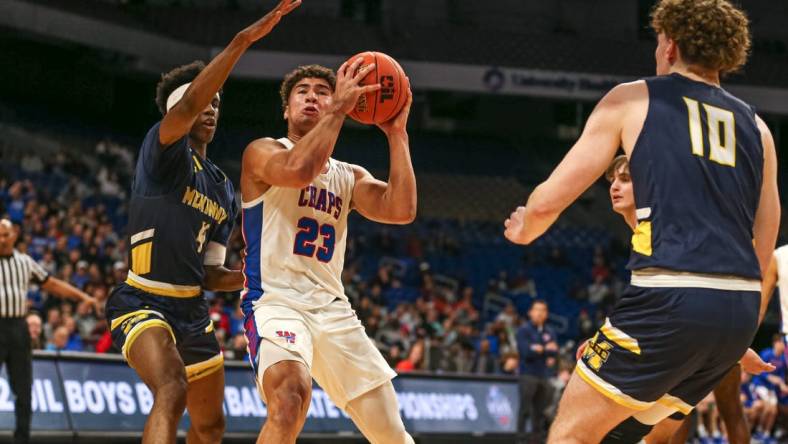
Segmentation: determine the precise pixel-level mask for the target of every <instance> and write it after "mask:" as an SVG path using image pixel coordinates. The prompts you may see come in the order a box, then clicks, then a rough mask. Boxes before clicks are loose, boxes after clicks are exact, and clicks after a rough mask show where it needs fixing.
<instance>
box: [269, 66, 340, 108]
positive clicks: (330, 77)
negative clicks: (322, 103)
mask: <svg viewBox="0 0 788 444" xmlns="http://www.w3.org/2000/svg"><path fill="white" fill-rule="evenodd" d="M309 78H315V79H323V80H325V81H326V82H328V84H329V86H331V90H332V91H333V90H334V88H335V87H336V85H337V75H336V74H334V70H332V69H330V68H326V67H325V66H321V65H302V66H299V67H298V68H296V69H294V70H292V71H290V72H289V73H288V74H287V75H286V76H285V78H284V80H282V86H281V87H280V88H279V97H281V98H282V109H283V110H284V109H285V108H287V101H288V100H289V99H290V93H291V92H292V91H293V87H295V86H296V84H298V82H300V81H301V80H302V79H309Z"/></svg>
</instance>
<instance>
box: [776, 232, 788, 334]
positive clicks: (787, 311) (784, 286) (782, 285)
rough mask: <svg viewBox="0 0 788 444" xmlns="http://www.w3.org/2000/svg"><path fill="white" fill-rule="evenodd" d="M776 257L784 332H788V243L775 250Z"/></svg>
mask: <svg viewBox="0 0 788 444" xmlns="http://www.w3.org/2000/svg"><path fill="white" fill-rule="evenodd" d="M774 258H775V259H776V260H777V288H778V289H779V290H780V314H782V320H783V334H788V245H783V246H782V247H780V248H778V249H776V250H774Z"/></svg>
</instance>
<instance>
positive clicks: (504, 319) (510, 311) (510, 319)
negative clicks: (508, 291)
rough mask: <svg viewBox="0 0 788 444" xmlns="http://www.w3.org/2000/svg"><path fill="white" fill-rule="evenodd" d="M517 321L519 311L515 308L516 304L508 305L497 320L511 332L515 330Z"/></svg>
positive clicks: (510, 303)
mask: <svg viewBox="0 0 788 444" xmlns="http://www.w3.org/2000/svg"><path fill="white" fill-rule="evenodd" d="M517 319H518V316H517V309H516V308H515V307H514V302H509V303H507V304H506V307H504V309H503V310H501V312H500V313H498V317H496V318H495V320H496V321H497V322H501V323H503V325H504V326H505V327H506V329H507V330H509V331H511V330H513V329H514V326H515V325H517Z"/></svg>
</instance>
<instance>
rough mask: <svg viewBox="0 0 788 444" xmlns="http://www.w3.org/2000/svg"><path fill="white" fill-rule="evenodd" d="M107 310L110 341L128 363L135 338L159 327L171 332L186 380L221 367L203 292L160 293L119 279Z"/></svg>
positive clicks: (220, 357) (218, 349)
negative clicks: (178, 295)
mask: <svg viewBox="0 0 788 444" xmlns="http://www.w3.org/2000/svg"><path fill="white" fill-rule="evenodd" d="M106 311H107V320H108V322H109V324H110V332H111V334H112V342H113V343H114V344H115V346H116V347H118V348H119V349H120V350H121V352H122V353H123V357H124V358H126V361H127V362H129V365H130V366H131V367H134V363H133V362H131V361H130V360H129V356H128V353H129V350H130V349H131V346H132V344H133V343H134V341H135V340H136V338H137V337H139V334H140V333H142V332H143V331H145V330H146V329H148V328H152V327H160V328H164V329H165V330H167V331H168V332H169V333H170V335H172V339H173V341H175V346H176V348H177V349H178V353H179V354H180V356H181V359H182V360H183V364H184V365H185V366H186V378H187V379H188V381H189V382H193V381H196V380H198V379H200V378H203V377H205V376H208V375H210V374H212V373H214V372H216V371H218V370H221V369H223V368H224V356H223V355H222V350H221V347H220V346H219V342H218V341H217V340H216V335H215V333H214V328H213V322H212V321H211V319H210V317H209V315H208V301H206V300H205V298H204V297H203V296H196V297H189V298H176V297H167V296H160V295H156V294H152V293H148V292H145V291H143V290H140V289H138V288H135V287H132V286H130V285H128V284H126V283H122V284H120V285H118V286H117V287H115V290H113V292H112V294H111V295H110V297H109V300H108V301H107V308H106Z"/></svg>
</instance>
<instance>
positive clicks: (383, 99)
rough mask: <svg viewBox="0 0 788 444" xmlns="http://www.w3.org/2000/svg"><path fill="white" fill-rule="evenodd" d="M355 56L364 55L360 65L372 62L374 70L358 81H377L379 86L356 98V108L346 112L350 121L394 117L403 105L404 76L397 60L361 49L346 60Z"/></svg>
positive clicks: (405, 93) (367, 83) (404, 96)
mask: <svg viewBox="0 0 788 444" xmlns="http://www.w3.org/2000/svg"><path fill="white" fill-rule="evenodd" d="M359 57H363V58H364V62H363V63H362V64H361V66H366V65H368V64H370V63H374V64H375V69H374V70H372V71H370V72H369V74H367V76H366V77H364V78H363V79H361V83H360V84H361V85H372V84H375V83H380V85H381V88H380V89H379V90H377V91H373V92H371V93H367V94H362V95H361V96H360V97H359V98H358V103H356V107H355V108H354V109H353V111H351V112H350V114H349V115H350V117H351V118H353V120H355V121H357V122H359V123H364V124H367V125H370V124H373V123H383V122H385V121H387V120H389V119H391V118H392V117H394V116H396V115H397V113H399V111H400V110H401V109H402V107H403V106H405V102H406V101H407V90H408V78H407V77H405V71H403V70H402V67H401V66H399V63H397V61H396V60H394V59H393V58H391V57H389V56H387V55H386V54H383V53H382V52H372V51H367V52H362V53H360V54H356V55H354V56H353V57H351V58H350V60H348V63H352V62H353V61H354V60H356V59H358V58H359Z"/></svg>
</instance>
